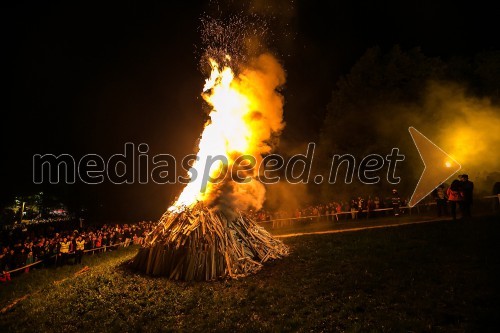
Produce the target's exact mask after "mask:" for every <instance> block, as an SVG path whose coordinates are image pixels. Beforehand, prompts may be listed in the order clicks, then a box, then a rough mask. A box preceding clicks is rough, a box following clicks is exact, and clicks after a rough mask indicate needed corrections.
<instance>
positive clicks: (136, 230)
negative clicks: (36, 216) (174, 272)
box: [0, 221, 155, 281]
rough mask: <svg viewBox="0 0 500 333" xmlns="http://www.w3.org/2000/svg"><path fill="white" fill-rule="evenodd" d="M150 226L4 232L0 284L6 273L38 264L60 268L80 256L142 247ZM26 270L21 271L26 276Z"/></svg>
mask: <svg viewBox="0 0 500 333" xmlns="http://www.w3.org/2000/svg"><path fill="white" fill-rule="evenodd" d="M154 225H155V223H153V222H145V221H144V222H139V223H135V224H116V225H102V226H98V227H95V226H88V227H86V228H76V229H70V230H68V229H66V227H67V225H65V224H59V225H58V224H52V225H51V226H49V227H46V228H30V227H26V226H17V227H15V228H13V229H11V230H8V232H7V235H5V236H6V237H3V239H4V241H3V243H2V244H1V249H2V250H1V251H2V252H1V253H0V272H3V273H2V274H1V275H0V281H1V280H8V279H10V275H9V274H8V273H7V272H9V271H12V270H15V269H16V268H19V267H25V266H27V265H30V264H32V263H34V262H37V261H39V260H42V263H41V265H45V266H48V265H50V266H61V265H66V264H68V262H69V260H70V259H72V262H71V263H73V264H79V263H81V262H82V257H83V253H84V252H88V251H92V252H93V251H94V250H96V251H99V250H104V249H108V250H109V249H113V248H116V247H117V246H128V245H130V244H131V243H134V244H142V242H143V240H144V237H145V235H146V234H147V233H148V232H149V231H150V230H151V229H152V228H153V226H154ZM29 269H30V268H29V267H26V268H24V271H25V272H29Z"/></svg>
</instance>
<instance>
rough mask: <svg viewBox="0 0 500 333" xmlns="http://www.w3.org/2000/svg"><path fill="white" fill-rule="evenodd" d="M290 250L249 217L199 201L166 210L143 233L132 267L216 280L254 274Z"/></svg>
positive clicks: (183, 276)
mask: <svg viewBox="0 0 500 333" xmlns="http://www.w3.org/2000/svg"><path fill="white" fill-rule="evenodd" d="M287 254H288V248H287V246H286V245H284V244H283V243H282V242H281V241H280V240H277V239H275V238H273V237H272V236H271V235H270V234H269V233H268V232H267V231H266V230H265V229H264V228H262V227H260V226H258V225H257V224H256V223H255V222H254V221H252V220H251V219H250V218H249V217H248V216H246V215H245V214H242V213H237V216H236V217H235V218H234V219H229V218H228V217H227V216H226V215H225V214H223V213H222V212H220V211H215V210H213V209H210V208H208V207H205V206H204V205H203V204H202V203H199V204H197V205H195V206H194V207H193V208H185V209H184V210H181V211H179V212H172V211H167V212H166V213H165V214H163V216H162V217H161V219H160V222H159V223H158V225H157V227H156V228H155V229H154V230H153V231H152V232H151V233H150V234H149V235H148V236H147V237H146V245H145V246H144V247H143V248H141V249H140V250H139V253H138V254H137V256H136V257H135V259H134V261H133V267H135V268H136V269H139V270H141V271H144V272H146V273H147V274H151V275H162V276H168V277H169V278H171V279H174V280H186V281H190V280H198V281H199V280H206V281H209V280H215V279H218V278H226V277H230V278H238V277H244V276H247V275H249V274H253V273H256V272H257V271H258V270H260V269H261V268H262V264H263V263H264V262H266V261H268V260H270V259H279V258H282V257H283V256H286V255H287Z"/></svg>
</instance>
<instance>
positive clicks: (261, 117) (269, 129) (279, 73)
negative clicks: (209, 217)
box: [212, 54, 285, 211]
mask: <svg viewBox="0 0 500 333" xmlns="http://www.w3.org/2000/svg"><path fill="white" fill-rule="evenodd" d="M284 83H285V72H284V70H283V68H282V67H281V65H280V64H279V63H278V61H277V60H276V58H274V57H273V56H272V55H270V54H262V55H260V56H259V57H257V58H254V59H252V60H251V61H250V63H249V64H248V65H247V66H246V67H243V68H242V69H241V70H240V74H239V75H238V76H237V77H236V78H235V79H234V80H233V85H234V87H235V89H237V90H238V91H244V92H245V95H246V96H247V97H248V99H249V100H250V101H251V102H252V105H251V112H249V113H248V115H247V116H246V119H245V121H246V123H247V125H248V126H249V127H250V128H251V129H252V131H251V136H250V137H249V138H248V140H249V142H250V146H249V149H248V150H247V151H246V152H245V154H248V155H251V156H253V157H255V159H256V162H257V163H256V166H255V168H253V170H252V171H251V172H250V174H248V176H250V177H255V176H257V172H258V166H259V165H260V162H261V161H262V156H263V155H265V154H268V153H270V152H271V150H272V149H273V148H274V143H275V142H276V138H277V136H278V135H279V134H280V132H281V130H282V129H283V127H284V123H283V96H282V95H281V94H280V93H279V92H278V90H277V89H278V88H279V87H280V86H282V85H283V84H284ZM228 176H229V173H228ZM212 200H213V203H214V204H215V205H216V206H217V207H218V208H219V209H222V210H225V211H231V210H234V209H237V210H247V209H250V208H253V209H260V208H261V207H262V204H263V203H264V200H265V187H264V185H262V184H261V183H260V182H259V181H258V180H256V179H252V180H251V181H250V182H248V183H238V182H234V181H230V179H226V181H224V182H223V183H221V184H220V185H219V186H217V189H216V190H215V191H214V195H213V196H212Z"/></svg>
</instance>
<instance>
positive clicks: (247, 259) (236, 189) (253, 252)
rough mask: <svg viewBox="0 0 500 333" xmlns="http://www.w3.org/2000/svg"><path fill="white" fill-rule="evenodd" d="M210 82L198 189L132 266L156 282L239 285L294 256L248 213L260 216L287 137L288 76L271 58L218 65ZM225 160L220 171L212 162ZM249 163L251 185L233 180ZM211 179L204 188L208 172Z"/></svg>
mask: <svg viewBox="0 0 500 333" xmlns="http://www.w3.org/2000/svg"><path fill="white" fill-rule="evenodd" d="M209 63H210V66H211V74H210V77H209V78H208V79H207V80H206V83H205V86H204V89H203V93H202V96H203V98H204V100H205V101H206V102H207V103H208V104H209V106H210V107H211V111H210V113H209V120H208V121H207V123H206V124H205V128H204V130H203V133H202V135H201V138H200V142H199V151H198V154H197V159H196V161H195V162H194V163H193V165H192V169H191V170H190V171H189V175H190V178H191V181H190V182H189V183H188V184H187V185H186V187H185V188H184V190H183V191H182V193H181V194H180V195H179V197H178V199H177V200H176V201H175V203H174V204H173V205H172V206H171V207H170V208H169V209H168V210H167V211H166V212H165V213H164V214H163V216H162V217H161V218H160V221H159V223H158V225H157V226H156V227H155V229H154V230H153V231H152V232H151V233H150V234H148V235H147V237H146V239H145V244H144V246H143V247H142V248H141V249H140V250H139V253H138V254H137V256H136V257H135V258H134V260H133V263H132V265H133V266H134V267H135V268H137V269H139V270H141V271H144V272H146V273H147V274H151V275H162V276H168V277H169V278H171V279H175V280H214V279H218V278H227V277H231V278H237V277H243V276H247V275H249V274H252V273H255V272H257V271H258V270H259V269H260V268H261V267H262V264H263V263H264V262H266V261H268V260H270V259H277V258H281V257H283V256H285V255H287V254H288V248H287V247H286V246H285V245H284V244H283V243H282V242H281V241H279V240H277V239H275V238H273V237H272V236H271V235H270V234H269V233H268V232H267V231H266V230H265V229H264V228H262V227H261V226H259V225H257V224H256V223H255V222H254V221H253V220H252V219H251V218H250V217H249V216H247V215H246V214H245V213H244V212H245V211H248V210H249V209H260V208H261V207H262V204H263V202H264V199H265V188H264V186H263V184H262V183H260V182H259V181H258V180H257V173H258V168H257V166H259V165H260V162H261V161H262V156H263V155H265V154H268V153H270V152H271V149H272V142H274V141H275V138H276V136H277V134H279V133H280V131H281V130H282V129H283V126H284V124H283V122H282V115H283V97H282V96H281V95H280V94H279V92H278V91H277V88H279V87H280V86H281V85H283V83H284V81H285V74H284V71H283V69H282V67H281V66H280V65H279V63H278V62H277V61H276V59H275V58H274V57H273V56H271V55H270V54H267V53H264V54H261V55H259V56H255V57H249V58H248V59H246V61H245V62H244V63H243V64H242V62H241V61H240V62H239V63H238V68H237V73H238V74H237V75H236V74H235V71H234V70H233V69H232V68H231V63H232V61H231V56H230V55H229V54H224V55H223V57H219V59H214V58H210V59H209ZM214 156H224V157H225V158H224V159H220V160H217V162H216V163H214V164H212V165H210V164H207V159H208V158H213V157H214ZM241 156H252V157H253V158H251V159H249V161H250V162H249V163H248V164H250V165H247V166H250V167H253V168H250V167H248V168H246V169H245V170H244V171H240V174H239V176H241V174H243V175H244V176H245V181H243V182H236V181H234V180H232V177H231V175H230V173H227V171H228V170H232V166H233V165H234V164H235V161H237V160H238V158H240V157H241ZM206 167H207V168H208V170H209V175H210V179H212V180H215V179H216V180H217V181H212V182H204V180H203V175H202V174H203V172H204V170H206Z"/></svg>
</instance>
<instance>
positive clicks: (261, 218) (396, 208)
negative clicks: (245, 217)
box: [249, 189, 406, 222]
mask: <svg viewBox="0 0 500 333" xmlns="http://www.w3.org/2000/svg"><path fill="white" fill-rule="evenodd" d="M404 206H406V200H404V199H402V198H401V197H400V195H399V193H398V191H397V190H396V189H393V190H392V193H391V194H390V195H389V196H387V197H384V198H382V199H381V198H380V196H373V197H372V196H368V197H362V196H357V197H353V198H351V200H345V201H331V202H328V203H320V204H316V205H307V206H304V207H296V208H292V209H279V210H276V211H271V210H266V209H261V210H258V211H250V212H249V214H250V216H251V217H252V218H253V219H254V220H255V221H257V222H265V221H272V220H287V219H290V220H292V219H305V218H315V217H318V218H324V219H326V220H332V221H333V220H336V219H338V216H339V215H345V217H346V218H351V219H358V218H362V217H369V216H376V215H382V214H385V213H383V211H384V209H387V210H391V212H392V214H394V215H396V216H397V215H399V214H400V213H401V210H400V208H401V207H404Z"/></svg>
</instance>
